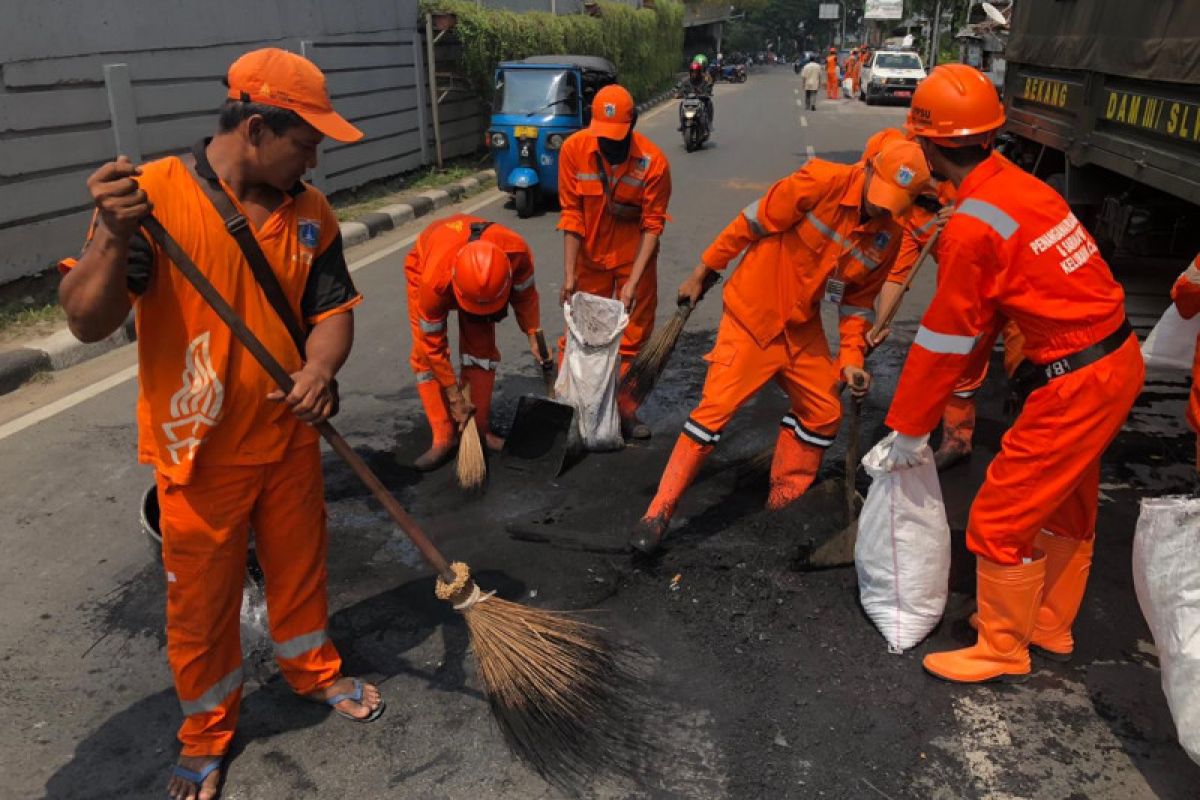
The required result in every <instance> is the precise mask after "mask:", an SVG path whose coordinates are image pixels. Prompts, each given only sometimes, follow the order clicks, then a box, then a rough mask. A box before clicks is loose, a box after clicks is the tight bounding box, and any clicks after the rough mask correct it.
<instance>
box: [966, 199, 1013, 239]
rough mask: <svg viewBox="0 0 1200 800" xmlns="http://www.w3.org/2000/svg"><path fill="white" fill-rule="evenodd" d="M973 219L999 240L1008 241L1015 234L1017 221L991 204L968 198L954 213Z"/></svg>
mask: <svg viewBox="0 0 1200 800" xmlns="http://www.w3.org/2000/svg"><path fill="white" fill-rule="evenodd" d="M954 213H955V214H966V215H967V216H968V217H974V218H975V219H977V220H979V221H980V222H982V223H984V224H985V225H987V226H988V227H989V228H991V229H992V230H994V231H995V232H996V233H998V234H999V235H1000V238H1001V239H1005V240H1007V239H1010V238H1012V235H1013V234H1014V233H1016V232H1017V228H1018V227H1020V226H1019V225H1017V221H1016V220H1015V219H1013V218H1012V217H1010V216H1009V215H1008V214H1007V213H1005V212H1004V211H1002V210H1000V208H998V207H997V206H994V205H992V204H991V203H985V202H984V201H983V200H976V199H975V198H973V197H968V198H967V199H966V200H963V201H962V205H960V206H959V207H958V209H957V210H955V212H954Z"/></svg>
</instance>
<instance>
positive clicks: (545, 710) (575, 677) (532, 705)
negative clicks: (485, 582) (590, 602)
mask: <svg viewBox="0 0 1200 800" xmlns="http://www.w3.org/2000/svg"><path fill="white" fill-rule="evenodd" d="M450 568H451V570H453V572H454V574H455V580H454V582H453V583H449V584H448V583H446V582H444V581H443V580H441V579H440V578H439V579H438V582H437V596H438V597H439V598H440V599H442V600H447V601H449V602H451V603H453V605H454V609H455V610H456V611H458V612H459V613H460V614H462V615H463V619H464V620H465V621H466V623H467V629H468V631H469V633H470V637H471V646H472V649H473V650H474V653H475V661H476V666H477V670H478V673H479V677H480V678H481V680H482V682H483V685H484V688H485V689H486V691H487V695H488V701H489V703H490V705H491V708H492V713H493V715H494V717H495V719H496V722H497V724H498V725H499V726H500V731H501V733H502V734H503V735H504V739H505V742H506V743H507V744H508V746H509V749H510V750H511V751H512V752H513V753H514V754H515V755H516V756H517V757H518V758H520V759H521V760H523V761H524V762H525V763H526V764H528V765H529V766H531V767H532V768H533V769H534V770H536V771H537V772H538V773H539V774H541V775H542V777H544V778H546V779H547V780H548V781H550V782H551V783H554V784H555V785H557V786H559V787H560V788H563V789H566V790H567V791H568V792H576V791H580V790H582V789H583V788H585V787H587V786H588V785H589V783H590V782H591V781H592V780H594V778H595V777H596V776H597V775H598V774H600V773H615V774H623V775H629V776H632V775H634V774H636V772H637V771H638V765H639V764H641V763H644V760H645V759H647V758H648V757H650V756H651V754H652V752H653V751H654V749H655V748H654V747H653V745H651V744H649V743H648V742H647V737H646V732H647V731H648V730H649V725H648V720H649V714H650V710H651V709H653V708H654V707H655V706H654V704H653V703H650V702H648V698H647V697H646V695H645V693H644V691H643V689H644V688H645V686H646V685H647V675H648V669H647V666H646V664H647V662H646V661H645V660H644V659H643V657H642V656H641V654H640V653H639V652H638V651H637V650H636V649H635V648H630V647H628V646H627V645H622V646H617V645H615V644H614V643H612V642H610V641H609V640H608V638H607V637H606V635H605V631H604V629H603V628H601V627H599V626H597V625H594V624H591V623H588V622H584V621H582V620H580V619H579V618H578V617H576V616H575V615H572V614H568V613H564V612H558V611H546V610H543V609H536V608H530V607H528V606H523V605H521V604H519V603H513V602H509V601H507V600H501V599H500V598H497V597H495V596H493V594H492V593H488V592H483V591H481V590H480V589H479V587H478V586H477V585H476V584H475V583H474V581H472V580H471V578H470V571H469V570H468V568H467V565H466V564H463V563H461V562H459V563H454V564H451V565H450Z"/></svg>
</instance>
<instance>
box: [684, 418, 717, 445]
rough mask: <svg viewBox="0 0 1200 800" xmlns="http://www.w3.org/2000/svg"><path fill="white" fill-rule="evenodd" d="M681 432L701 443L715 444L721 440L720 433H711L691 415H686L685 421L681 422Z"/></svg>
mask: <svg viewBox="0 0 1200 800" xmlns="http://www.w3.org/2000/svg"><path fill="white" fill-rule="evenodd" d="M683 432H684V435H686V436H687V437H688V438H690V439H692V440H694V441H696V442H698V443H699V444H702V445H710V444H716V443H717V442H719V441H721V434H719V433H713V432H712V431H710V430H709V429H708V428H706V427H704V426H703V425H701V424H700V423H699V422H696V421H695V420H694V419H692V418H691V417H688V420H687V422H685V423H683Z"/></svg>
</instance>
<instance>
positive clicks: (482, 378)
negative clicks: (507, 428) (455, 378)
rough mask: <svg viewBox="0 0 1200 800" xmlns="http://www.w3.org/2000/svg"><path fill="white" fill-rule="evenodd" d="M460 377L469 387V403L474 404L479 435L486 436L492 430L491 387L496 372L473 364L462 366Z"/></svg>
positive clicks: (493, 383) (494, 381) (494, 380)
mask: <svg viewBox="0 0 1200 800" xmlns="http://www.w3.org/2000/svg"><path fill="white" fill-rule="evenodd" d="M462 379H463V383H465V384H466V385H467V386H469V387H471V405H473V406H475V425H476V427H478V428H479V435H480V436H486V435H487V434H488V433H490V432H491V430H492V427H491V422H490V420H491V414H492V387H493V386H494V385H495V383H496V373H495V371H493V370H490V369H484V368H481V367H478V366H474V365H472V366H469V367H467V366H464V367H463V369H462Z"/></svg>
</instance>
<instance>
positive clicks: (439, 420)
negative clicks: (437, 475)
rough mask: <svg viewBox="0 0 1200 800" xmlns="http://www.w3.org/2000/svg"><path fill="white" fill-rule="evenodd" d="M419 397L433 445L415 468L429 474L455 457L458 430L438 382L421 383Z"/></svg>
mask: <svg viewBox="0 0 1200 800" xmlns="http://www.w3.org/2000/svg"><path fill="white" fill-rule="evenodd" d="M417 395H418V396H420V398H421V405H423V406H424V407H425V418H426V419H427V420H429V429H430V431H431V432H432V433H433V444H431V445H430V446H429V449H428V450H426V451H425V452H424V453H422V454H421V455H420V456H418V457H417V460H416V461H414V462H413V466H414V467H416V468H417V469H418V470H420V471H421V472H429V471H430V470H435V469H437V468H438V467H440V466H441V465H442V464H445V463H446V462H447V461H449V460H450V459H451V458H452V457H453V456H454V448H455V447H457V446H458V429H457V428H456V427H455V425H454V418H453V417H451V416H450V409H449V408H447V407H446V398H444V397H443V396H442V387H441V386H440V385H439V384H438V382H437V381H434V380H427V381H421V382H419V383H418V384H417Z"/></svg>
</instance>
